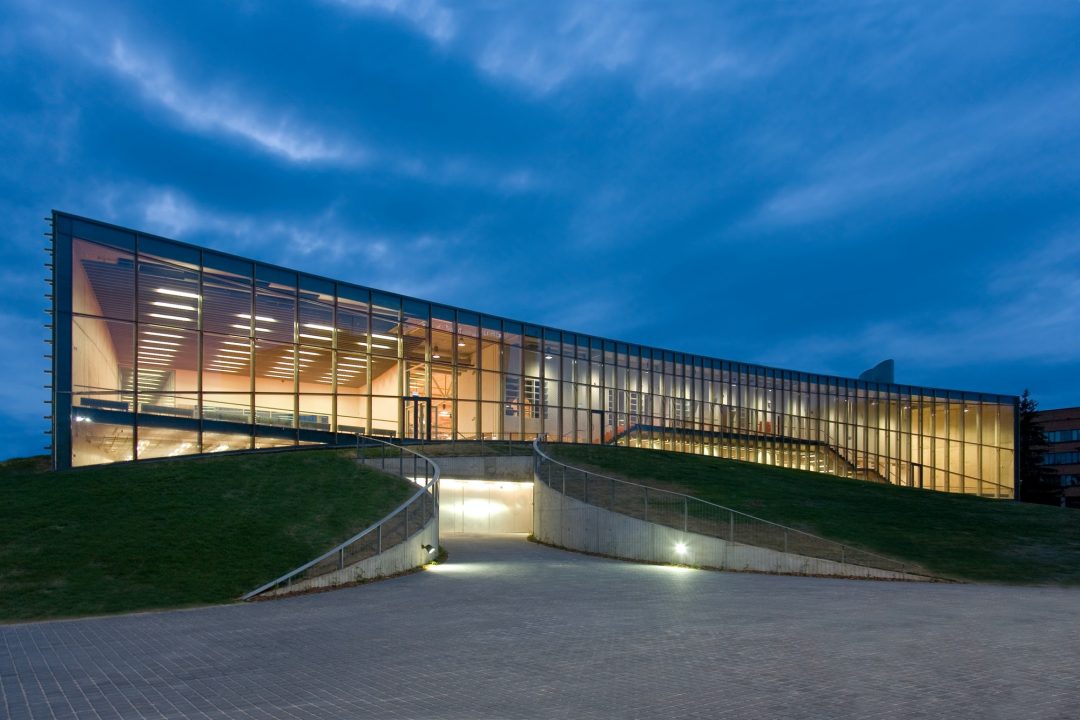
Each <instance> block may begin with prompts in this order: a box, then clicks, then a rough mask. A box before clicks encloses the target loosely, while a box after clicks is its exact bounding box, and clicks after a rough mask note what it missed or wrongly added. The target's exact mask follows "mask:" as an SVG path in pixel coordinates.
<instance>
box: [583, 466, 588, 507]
mask: <svg viewBox="0 0 1080 720" xmlns="http://www.w3.org/2000/svg"><path fill="white" fill-rule="evenodd" d="M582 485H583V486H584V488H585V489H584V490H583V491H582V492H584V493H585V504H586V505H588V504H589V473H585V480H584V482H583V483H582Z"/></svg>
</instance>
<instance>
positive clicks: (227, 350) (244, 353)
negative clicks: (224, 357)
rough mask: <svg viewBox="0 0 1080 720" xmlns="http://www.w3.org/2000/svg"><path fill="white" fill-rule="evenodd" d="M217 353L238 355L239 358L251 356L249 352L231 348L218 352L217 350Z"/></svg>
mask: <svg viewBox="0 0 1080 720" xmlns="http://www.w3.org/2000/svg"><path fill="white" fill-rule="evenodd" d="M218 352H219V353H232V354H233V355H238V356H240V357H249V356H250V355H251V351H250V350H233V349H232V348H221V349H220V350H218Z"/></svg>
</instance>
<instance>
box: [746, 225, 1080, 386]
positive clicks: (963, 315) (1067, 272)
mask: <svg viewBox="0 0 1080 720" xmlns="http://www.w3.org/2000/svg"><path fill="white" fill-rule="evenodd" d="M1075 227H1077V226H1076V225H1074V226H1073V228H1071V229H1069V230H1067V231H1064V232H1061V233H1059V234H1058V235H1056V236H1055V237H1052V238H1050V239H1048V240H1046V241H1044V243H1039V244H1038V245H1035V246H1034V247H1031V248H1025V249H1024V252H1023V254H1022V255H1020V256H1019V257H1015V258H1011V259H1010V260H1009V261H1008V262H1006V263H1004V264H1002V265H1000V266H999V267H997V268H996V269H995V270H994V271H993V272H992V273H991V274H990V276H989V278H988V280H987V283H986V285H985V287H983V288H973V289H972V290H974V292H975V293H976V295H977V297H975V298H973V299H972V301H970V302H969V303H968V304H967V305H965V306H961V307H956V308H954V309H952V310H949V309H946V308H940V309H938V310H937V311H934V310H930V311H924V312H921V313H919V314H917V315H912V316H908V317H897V318H891V319H871V320H867V321H864V322H863V323H861V326H856V327H853V328H851V329H850V330H838V331H836V332H834V333H831V334H828V335H822V334H812V335H807V336H804V337H802V338H789V339H786V340H784V341H783V342H782V343H779V344H776V345H774V346H773V347H771V348H770V349H769V350H768V351H766V353H765V355H766V356H767V358H768V360H767V361H768V362H771V363H774V364H778V365H781V366H786V367H798V368H806V367H817V368H823V369H825V370H827V371H828V372H834V373H837V374H853V373H856V372H858V368H860V367H864V366H865V367H869V366H870V365H871V364H873V363H874V362H877V361H878V360H882V359H884V358H895V359H896V360H897V366H898V375H899V376H900V379H901V380H902V381H903V380H904V374H905V370H909V369H911V368H920V369H921V370H922V372H926V371H927V370H931V369H939V370H940V369H961V368H965V367H972V366H994V365H1001V366H1004V365H1008V364H1013V363H1018V362H1019V363H1023V364H1025V365H1026V366H1027V367H1029V368H1031V367H1039V366H1050V365H1060V364H1067V363H1075V362H1076V359H1077V358H1078V357H1080V231H1077V230H1076V229H1075Z"/></svg>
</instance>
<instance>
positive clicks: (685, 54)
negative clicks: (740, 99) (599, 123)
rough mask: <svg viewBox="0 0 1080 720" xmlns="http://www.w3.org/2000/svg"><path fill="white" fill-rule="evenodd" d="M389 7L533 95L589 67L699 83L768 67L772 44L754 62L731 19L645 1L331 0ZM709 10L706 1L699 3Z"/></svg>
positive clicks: (667, 83) (646, 79)
mask: <svg viewBox="0 0 1080 720" xmlns="http://www.w3.org/2000/svg"><path fill="white" fill-rule="evenodd" d="M334 2H336V4H339V5H344V6H348V7H350V8H352V9H354V10H357V11H360V12H363V13H368V14H372V13H378V14H389V15H393V16H396V17H398V18H400V19H401V20H402V21H404V22H407V23H409V24H411V25H413V26H414V27H415V28H416V29H417V30H418V31H419V32H421V33H423V34H424V35H426V36H428V37H429V38H431V39H432V40H434V41H436V42H437V43H439V44H440V45H444V46H448V47H450V48H452V49H453V50H454V51H455V52H459V53H462V54H464V55H466V56H467V57H469V58H470V59H471V60H472V61H473V62H474V63H475V64H476V66H477V67H478V68H479V69H480V70H481V71H482V72H484V73H486V74H487V75H489V76H491V77H493V78H496V79H499V80H504V81H508V82H511V83H513V84H515V85H518V86H520V87H523V88H526V89H527V90H528V91H530V92H532V93H535V94H537V95H547V94H550V93H552V92H555V91H557V90H559V89H561V88H562V87H563V86H565V85H566V84H568V83H570V82H572V81H574V80H576V79H578V78H580V77H584V76H603V75H612V74H619V73H624V74H625V76H626V78H627V80H628V81H629V82H630V83H631V84H633V85H635V86H637V87H639V88H641V89H645V90H648V89H653V88H676V89H681V90H691V91H692V90H699V89H702V88H705V87H708V86H710V85H712V84H714V83H716V82H720V81H724V80H725V79H741V78H745V77H750V76H756V75H760V74H762V73H765V72H768V70H769V68H770V66H771V65H772V62H773V59H774V58H773V53H772V52H771V51H769V50H765V51H763V52H761V53H759V54H757V55H756V56H755V57H754V58H753V61H752V62H751V61H750V58H749V57H748V56H747V55H746V54H745V53H744V52H743V51H742V50H741V49H740V48H739V47H738V46H737V45H736V44H735V43H734V41H733V39H732V37H731V36H729V35H728V34H727V33H725V32H724V26H725V24H726V23H725V21H726V20H727V18H721V17H713V18H712V19H711V20H712V21H711V22H709V23H702V24H700V25H693V26H690V27H688V26H687V25H686V24H684V23H681V22H679V20H680V19H681V18H680V17H679V14H680V13H679V12H678V11H673V10H672V9H671V8H667V7H660V6H655V5H650V4H648V3H637V2H618V3H592V2H577V1H576V0H574V1H569V0H555V1H553V2H544V3H531V4H530V3H524V4H516V5H514V6H513V7H510V6H505V7H500V6H497V5H496V6H483V5H480V6H477V5H469V4H457V3H448V2H440V1H439V0H416V1H415V2H409V1H408V0H334ZM699 9H704V7H703V6H702V7H699Z"/></svg>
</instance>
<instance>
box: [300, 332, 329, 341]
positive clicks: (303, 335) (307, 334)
mask: <svg viewBox="0 0 1080 720" xmlns="http://www.w3.org/2000/svg"><path fill="white" fill-rule="evenodd" d="M297 334H298V335H299V336H300V337H302V338H308V339H309V340H322V341H323V342H331V341H332V340H333V339H334V338H328V337H323V336H322V335H311V334H309V333H297Z"/></svg>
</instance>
